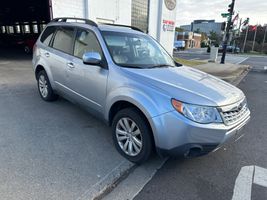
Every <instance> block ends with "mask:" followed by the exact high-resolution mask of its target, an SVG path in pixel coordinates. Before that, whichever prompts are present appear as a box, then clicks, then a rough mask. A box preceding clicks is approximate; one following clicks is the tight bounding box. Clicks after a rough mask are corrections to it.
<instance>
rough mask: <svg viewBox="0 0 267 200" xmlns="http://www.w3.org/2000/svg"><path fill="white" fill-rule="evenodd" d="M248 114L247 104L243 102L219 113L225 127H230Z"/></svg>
mask: <svg viewBox="0 0 267 200" xmlns="http://www.w3.org/2000/svg"><path fill="white" fill-rule="evenodd" d="M247 112H248V107H247V103H246V101H245V100H244V101H243V102H241V103H240V104H238V105H237V106H235V107H234V108H232V109H231V110H229V111H223V112H221V115H222V118H223V121H224V123H225V124H226V125H232V124H234V123H236V122H238V121H239V120H240V119H241V118H242V117H243V116H244V115H245V114H246V113H247Z"/></svg>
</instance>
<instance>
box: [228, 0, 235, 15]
mask: <svg viewBox="0 0 267 200" xmlns="http://www.w3.org/2000/svg"><path fill="white" fill-rule="evenodd" d="M233 11H234V3H233V2H232V3H231V4H229V5H228V12H229V13H230V15H232V14H233Z"/></svg>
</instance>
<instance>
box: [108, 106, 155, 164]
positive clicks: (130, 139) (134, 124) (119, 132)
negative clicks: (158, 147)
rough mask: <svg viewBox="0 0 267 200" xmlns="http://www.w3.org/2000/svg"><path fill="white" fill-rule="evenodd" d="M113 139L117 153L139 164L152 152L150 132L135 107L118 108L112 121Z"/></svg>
mask: <svg viewBox="0 0 267 200" xmlns="http://www.w3.org/2000/svg"><path fill="white" fill-rule="evenodd" d="M112 131H113V141H114V144H115V146H116V149H117V150H118V151H119V153H120V154H121V155H122V156H124V157H125V158H127V159H128V160H129V161H131V162H134V163H137V164H141V163H143V162H145V161H146V160H147V159H148V158H149V157H150V155H151V153H152V142H153V139H152V134H151V131H150V127H149V125H148V123H147V121H146V119H145V117H144V116H143V115H142V114H141V113H140V111H139V110H137V109H135V108H126V109H123V110H120V111H119V112H118V113H117V114H116V116H115V117H114V120H113V123H112Z"/></svg>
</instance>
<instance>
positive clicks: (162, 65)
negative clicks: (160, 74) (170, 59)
mask: <svg viewBox="0 0 267 200" xmlns="http://www.w3.org/2000/svg"><path fill="white" fill-rule="evenodd" d="M159 67H174V66H172V65H168V64H160V65H153V66H151V67H148V68H159Z"/></svg>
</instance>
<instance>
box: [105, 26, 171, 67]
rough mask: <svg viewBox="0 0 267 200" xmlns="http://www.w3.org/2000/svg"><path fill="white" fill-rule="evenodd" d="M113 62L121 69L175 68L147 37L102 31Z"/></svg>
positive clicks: (161, 49) (155, 43)
mask: <svg viewBox="0 0 267 200" xmlns="http://www.w3.org/2000/svg"><path fill="white" fill-rule="evenodd" d="M102 34H103V37H104V40H105V42H106V44H107V47H108V50H109V52H110V55H111V57H112V59H113V61H114V62H115V63H116V64H117V65H119V66H122V67H135V68H153V67H168V66H175V63H174V61H173V59H172V58H171V57H170V56H169V54H168V53H167V52H166V50H165V49H163V48H162V47H161V46H160V45H159V44H158V43H157V42H156V41H155V40H153V39H152V38H151V37H149V36H148V35H141V34H140V35H139V34H133V33H118V32H110V31H103V32H102Z"/></svg>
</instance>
